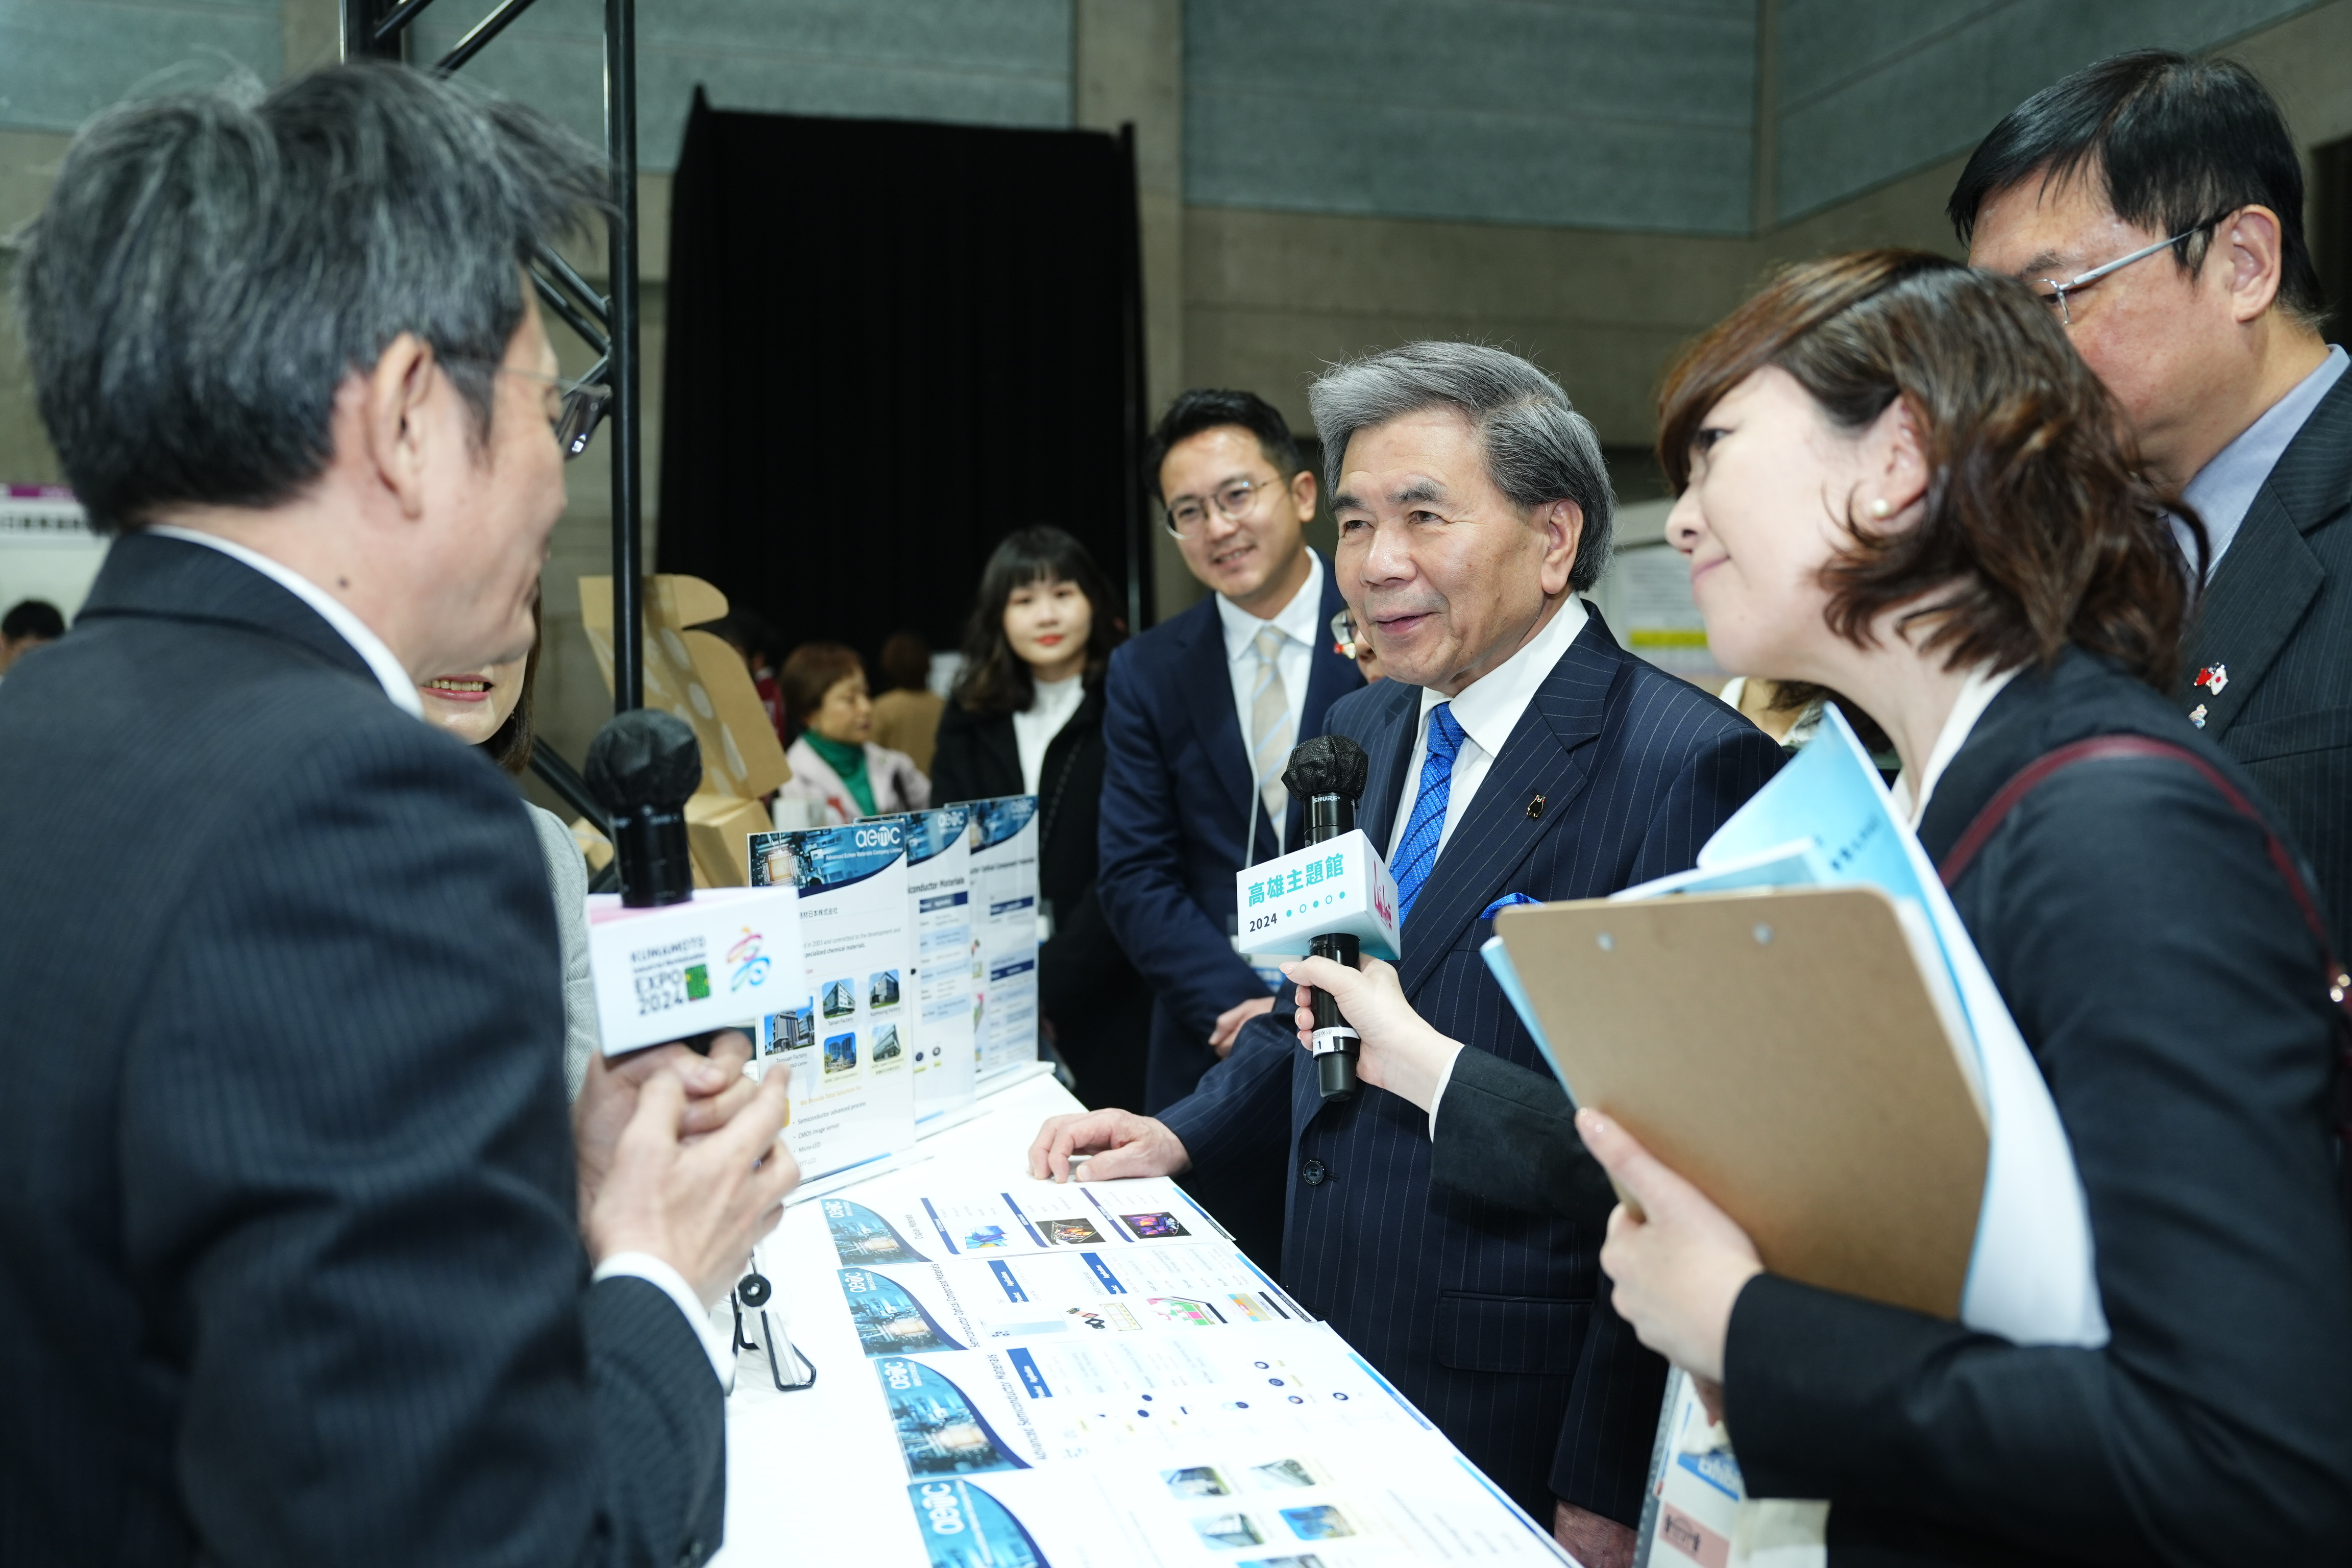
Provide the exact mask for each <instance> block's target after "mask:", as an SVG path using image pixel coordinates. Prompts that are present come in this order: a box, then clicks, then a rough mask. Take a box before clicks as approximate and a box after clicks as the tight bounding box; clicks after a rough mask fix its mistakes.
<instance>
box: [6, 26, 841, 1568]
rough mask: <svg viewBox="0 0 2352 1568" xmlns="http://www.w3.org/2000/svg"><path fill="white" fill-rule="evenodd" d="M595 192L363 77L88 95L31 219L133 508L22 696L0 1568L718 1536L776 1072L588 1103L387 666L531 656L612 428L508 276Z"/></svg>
mask: <svg viewBox="0 0 2352 1568" xmlns="http://www.w3.org/2000/svg"><path fill="white" fill-rule="evenodd" d="M607 189H609V185H608V175H607V173H606V170H605V169H604V164H603V162H602V160H600V159H597V158H595V157H594V156H593V155H592V154H590V153H588V152H587V150H586V149H585V148H584V147H582V146H580V144H578V143H577V142H573V141H572V140H571V139H570V138H569V137H567V136H565V135H564V134H563V133H562V132H560V131H558V130H557V129H556V128H555V127H554V126H553V125H551V124H550V123H549V122H547V121H543V120H541V119H540V118H538V117H536V116H534V115H530V114H528V113H525V112H524V111H522V110H518V109H516V108H514V107H512V106H511V105H507V104H502V103H499V102H498V101H496V100H490V99H486V98H484V97H482V96H480V95H479V94H478V93H475V92H473V91H472V90H470V89H467V88H466V87H464V86H463V85H461V84H459V83H457V82H455V81H450V80H446V79H439V78H436V77H434V76H430V75H427V74H425V73H424V72H421V71H414V72H413V71H408V70H405V69H402V68H397V67H392V66H374V67H345V68H339V69H334V70H329V71H322V72H320V73H318V74H317V75H314V76H309V77H303V78H299V79H293V80H289V81H288V82H285V83H282V84H281V85H279V86H278V88H277V89H275V90H274V91H272V92H270V93H269V94H268V96H267V97H259V96H258V95H257V94H256V93H247V92H242V91H233V92H228V93H221V94H207V95H198V96H190V97H182V98H172V99H163V100H155V101H151V102H144V103H135V104H131V105H127V106H125V107H122V108H120V109H117V110H111V111H110V112H108V113H106V114H103V115H101V116H100V117H99V118H98V119H97V120H95V121H92V122H91V124H90V125H89V126H88V127H87V128H86V129H84V131H83V132H82V133H81V134H80V136H79V138H77V139H76V141H75V142H74V144H73V146H72V148H71V149H70V150H69V151H68V153H67V154H66V157H65V160H64V163H63V166H62V167H61V168H60V169H59V170H58V180H57V184H56V187H55V189H54V190H53V191H52V193H51V194H50V196H49V198H48V201H47V205H46V206H45V207H44V208H43V210H42V212H41V216H40V217H39V218H38V219H37V221H36V223H35V224H34V226H33V228H32V231H31V236H30V241H29V244H28V245H27V247H26V252H25V254H24V257H23V258H22V259H21V261H20V262H19V263H18V266H17V269H16V290H17V296H18V303H19V308H20V310H21V312H22V319H23V321H24V326H25V337H26V345H27V347H28V349H29V351H30V353H29V356H28V357H29V359H30V361H31V366H32V374H33V383H34V387H35V390H36V393H37V396H38V398H39V402H40V409H41V416H42V418H43V420H44V422H45V423H46V424H47V426H48V431H49V434H50V436H51V437H52V438H53V439H54V440H55V441H56V443H57V448H58V456H59V458H61V459H62V460H63V462H64V465H65V469H66V473H67V476H68V478H69V479H71V480H72V481H73V486H74V489H75V491H76V492H77V493H78V494H79V496H80V497H81V499H82V500H83V501H84V503H85V504H87V505H88V507H89V513H90V520H91V521H92V522H93V523H94V524H96V525H97V526H98V527H100V528H101V529H103V530H105V531H109V532H112V533H115V534H117V535H119V537H118V538H117V539H116V540H115V542H114V544H113V546H112V548H111V549H110V551H109V552H108V554H107V558H106V563H105V565H104V566H103V567H102V568H101V569H100V573H99V575H98V581H97V584H96V585H95V586H93V587H92V588H91V590H90V594H89V601H88V602H87V604H85V605H84V606H83V608H82V611H81V614H80V616H79V617H78V619H77V621H76V623H75V626H74V629H73V630H72V631H71V632H69V633H68V634H67V635H66V636H65V637H63V638H61V639H60V640H59V641H58V644H57V646H56V647H53V648H50V649H48V650H47V651H45V652H44V653H43V654H42V655H41V657H40V658H36V659H29V660H26V662H25V663H24V664H23V665H22V666H20V667H19V668H17V670H16V672H15V673H13V674H11V675H10V676H9V678H8V679H7V682H6V685H5V689H0V866H5V867H6V868H7V877H8V881H9V887H10V890H11V892H12V894H15V895H16V896H15V897H13V898H12V899H11V900H9V902H8V907H7V908H6V909H5V910H0V1079H5V1082H6V1084H7V1092H6V1093H5V1095H0V1386H5V1388H6V1389H7V1391H8V1400H7V1403H6V1405H5V1414H0V1563H97V1562H106V1563H142V1564H172V1563H242V1564H265V1563H266V1564H281V1563H339V1564H361V1563H381V1564H386V1565H390V1564H406V1563H433V1564H436V1565H448V1564H464V1563H546V1564H556V1563H563V1564H586V1563H661V1564H672V1563H676V1564H683V1565H685V1568H695V1565H697V1564H699V1563H702V1562H703V1561H704V1560H705V1559H707V1558H708V1557H709V1556H710V1554H711V1553H712V1552H715V1551H716V1550H717V1549H718V1546H719V1537H720V1533H721V1531H722V1529H723V1526H724V1522H725V1502H726V1489H727V1469H726V1465H727V1458H726V1408H725V1387H726V1384H727V1382H728V1380H729V1379H730V1377H731V1375H732V1373H733V1368H734V1354H733V1350H732V1347H731V1345H730V1343H729V1341H728V1337H727V1336H726V1335H725V1334H723V1333H722V1334H713V1333H711V1331H710V1320H709V1308H710V1307H711V1306H712V1305H713V1304H715V1303H716V1302H718V1301H719V1300H722V1299H724V1298H725V1296H726V1294H727V1291H728V1289H729V1287H730V1284H731V1283H732V1282H733V1281H734V1279H736V1278H737V1277H738V1276H739V1275H740V1272H741V1269H742V1266H743V1259H744V1258H745V1256H746V1255H747V1253H748V1252H749V1250H750V1248H751V1244H752V1242H753V1241H754V1240H755V1239H756V1238H757V1237H759V1236H760V1235H761V1234H762V1233H764V1232H765V1231H766V1230H767V1229H768V1228H769V1227H770V1226H772V1225H773V1224H774V1223H775V1220H776V1218H777V1216H778V1215H779V1214H780V1212H781V1205H782V1201H783V1198H784V1194H786V1192H787V1191H788V1190H789V1189H790V1187H791V1184H792V1183H793V1178H794V1175H795V1170H794V1167H793V1162H792V1156H791V1154H790V1153H789V1152H787V1151H786V1150H785V1149H784V1148H783V1147H782V1144H781V1143H780V1142H779V1141H778V1133H779V1131H780V1129H781V1128H782V1124H783V1119H784V1091H783V1086H782V1084H781V1083H779V1082H778V1081H777V1080H775V1079H770V1080H769V1081H768V1082H767V1083H766V1084H764V1085H761V1086H760V1087H758V1088H756V1089H755V1088H753V1087H752V1086H751V1084H750V1083H749V1082H748V1080H746V1079H743V1078H742V1076H741V1073H740V1067H741V1064H742V1063H743V1062H744V1061H745V1060H747V1059H748V1058H749V1056H750V1045H749V1042H747V1041H746V1040H744V1038H743V1037H741V1036H740V1034H730V1035H725V1036H721V1037H719V1040H718V1041H717V1042H715V1043H714V1044H713V1045H712V1047H711V1050H710V1056H709V1058H703V1057H700V1056H697V1055H695V1054H694V1053H692V1052H690V1051H688V1050H687V1049H686V1047H684V1046H682V1045H675V1044H673V1045H667V1046H663V1047H656V1048H655V1049H652V1050H647V1051H643V1052H639V1053H636V1054H635V1055H634V1056H631V1057H629V1058H625V1060H622V1061H619V1062H611V1063H608V1062H606V1061H604V1060H603V1059H601V1058H600V1059H596V1060H593V1061H592V1062H591V1064H590V1067H589V1070H588V1079H587V1082H586V1084H585V1085H584V1086H583V1089H582V1091H581V1094H580V1098H579V1100H578V1102H577V1104H576V1106H575V1107H574V1108H573V1111H572V1118H573V1120H572V1124H571V1126H570V1127H568V1128H567V1126H566V1125H565V1105H564V1079H563V1030H564V1023H563V1001H562V989H561V983H562V961H561V956H560V953H559V951H558V948H557V945H556V915H555V909H554V906H553V905H552V904H551V902H550V901H549V898H548V885H547V879H546V871H545V868H544V865H543V862H542V861H541V858H540V850H539V846H538V842H537V840H536V838H535V837H534V836H533V834H532V830H531V827H530V822H529V821H528V820H527V819H526V818H525V816H524V815H523V810H522V805H521V803H520V801H518V800H517V799H516V797H515V794H514V789H513V786H512V784H510V783H509V781H508V780H507V779H506V778H505V777H504V776H503V775H501V774H500V773H499V771H498V770H497V768H496V767H495V766H493V765H492V764H491V763H490V762H489V761H488V758H486V757H484V756H482V755H481V754H480V753H479V752H478V751H476V750H475V749H474V748H472V747H469V746H467V745H464V744H462V743H461V742H458V741H457V739H455V738H454V737H452V736H450V735H448V734H446V733H443V732H442V731H439V730H437V729H436V728H434V727H432V726H429V725H427V724H425V723H423V722H420V717H419V712H418V698H417V693H416V687H417V683H418V682H420V681H424V680H427V679H431V678H433V677H435V676H437V675H442V674H445V673H446V672H447V671H450V670H471V669H479V668H482V667H483V666H485V665H491V664H501V663H505V662H507V661H509V660H520V658H522V657H523V655H524V654H525V653H526V652H527V651H528V650H529V649H530V645H531V638H532V636H533V619H532V605H533V602H534V600H535V599H536V598H537V596H538V592H539V575H540V569H541V564H542V563H544V562H545V561H546V559H547V542H548V535H549V533H550V531H551V530H552V529H553V528H554V526H555V521H556V519H557V518H558V517H559V516H560V515H562V510H563V503H564V490H563V462H564V458H565V455H566V453H567V451H569V450H570V449H571V448H572V447H574V446H576V445H577V442H576V441H571V440H566V439H563V438H562V437H566V436H573V437H576V436H581V435H584V434H585V433H586V429H587V428H588V426H587V423H586V419H585V414H584V410H583V401H584V399H583V395H582V394H581V389H578V388H576V387H574V386H572V384H568V383H565V382H563V381H561V380H560V379H558V377H557V376H556V374H555V370H556V360H555V353H554V350H553V349H552V348H551V347H550V345H549V343H548V341H547V336H546V333H545V332H544V331H542V330H541V324H540V319H539V315H538V311H537V310H536V308H535V307H534V306H533V304H532V302H531V290H530V286H529V285H528V284H527V282H526V281H525V278H524V273H523V265H524V262H525V260H526V259H527V258H529V257H530V256H531V255H533V254H534V253H535V252H537V251H538V250H539V249H540V248H541V247H542V246H544V245H546V244H548V243H549V242H551V241H552V240H554V239H556V238H558V237H561V236H562V234H563V233H564V231H565V230H566V229H567V228H568V227H569V226H571V225H572V222H573V221H574V220H575V219H576V218H578V217H579V216H582V215H583V212H584V211H585V210H586V209H589V208H592V207H593V205H595V204H596V203H597V202H598V201H600V200H601V199H602V198H603V196H604V193H605V191H606V190H607ZM159 800H162V801H169V802H171V803H172V805H173V816H172V818H171V820H170V821H169V823H168V824H163V823H159V822H158V820H157V818H156V816H155V803H156V802H157V801H159ZM583 1243H584V1246H583Z"/></svg>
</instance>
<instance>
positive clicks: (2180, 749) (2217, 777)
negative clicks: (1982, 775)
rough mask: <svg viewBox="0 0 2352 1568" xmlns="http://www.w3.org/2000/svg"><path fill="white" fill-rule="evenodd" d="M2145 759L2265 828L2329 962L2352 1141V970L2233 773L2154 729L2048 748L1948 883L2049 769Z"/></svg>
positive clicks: (1979, 820) (1955, 853) (2351, 1168)
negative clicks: (2193, 780) (2194, 777)
mask: <svg viewBox="0 0 2352 1568" xmlns="http://www.w3.org/2000/svg"><path fill="white" fill-rule="evenodd" d="M2142 757H2156V758H2161V759H2163V760H2164V761H2167V762H2175V763H2187V764H2188V765H2189V766H2190V767H2192V768H2194V769H2196V770H2197V773H2198V774H2199V776H2200V777H2201V778H2203V779H2204V780H2205V782H2206V783H2208V784H2211V785H2212V786H2213V788H2214V789H2215V790H2216V791H2217V792H2218V793H2219V794H2220V795H2221V798H2222V799H2223V800H2225V801H2227V802H2229V803H2230V808H2231V810H2233V811H2235V812H2236V813H2237V814H2238V815H2239V816H2242V817H2244V818H2246V820H2248V821H2249V822H2252V824H2253V825H2254V826H2257V827H2259V828H2261V829H2262V830H2263V843H2264V845H2265V846H2266V847H2267V848H2268V850H2269V853H2270V858H2271V864H2272V865H2273V867H2275V868H2277V870H2278V874H2279V879H2280V880H2282V881H2284V883H2285V884H2286V890H2287V892H2288V893H2289V894H2290V895H2292V896H2293V898H2294V907H2295V908H2296V909H2297V910H2301V911H2302V913H2303V923H2304V924H2305V925H2306V926H2309V927H2310V928H2311V934H2312V937H2313V939H2314V940H2315V941H2316V942H2318V943H2319V952H2320V954H2321V956H2322V958H2323V959H2324V960H2325V961H2326V966H2327V973H2326V984H2327V995H2328V999H2329V1000H2330V1001H2332V1002H2334V1003H2335V1004H2336V1006H2337V1008H2338V1009H2339V1012H2338V1014H2337V1016H2336V1022H2337V1024H2338V1026H2340V1028H2339V1033H2340V1034H2341V1036H2342V1037H2343V1042H2344V1043H2343V1047H2342V1050H2343V1058H2344V1072H2343V1074H2342V1075H2341V1076H2340V1077H2339V1079H2338V1080H2337V1086H2336V1087H2337V1100H2338V1115H2337V1120H2336V1135H2337V1137H2338V1138H2340V1139H2342V1140H2343V1141H2344V1142H2346V1143H2347V1144H2352V974H2347V973H2345V969H2344V965H2343V964H2342V963H2339V962H2338V961H2337V959H2336V948H2335V945H2334V943H2332V942H2329V940H2328V937H2327V922H2326V921H2323V920H2321V919H2320V918H2319V906H2318V905H2317V904H2316V903H2315V902H2314V901H2313V900H2312V897H2311V889H2309V888H2307V887H2305V885H2304V881H2303V873H2302V872H2300V871H2298V870H2297V869H2295V864H2294V855H2292V854H2291V853H2289V852H2288V849H2287V847H2286V845H2285V844H2284V842H2283V841H2282V840H2281V839H2280V837H2279V836H2278V833H2277V830H2276V829H2274V828H2273V827H2272V826H2271V825H2270V821H2269V819H2268V818H2266V817H2264V816H2263V814H2262V813H2261V812H2259V811H2257V810H2255V809H2254V803H2253V802H2252V801H2250V800H2248V799H2247V798H2246V796H2245V792H2244V791H2242V790H2241V789H2239V788H2238V786H2237V785H2235V784H2231V782H2230V779H2229V775H2228V774H2226V773H2222V772H2221V769H2219V768H2217V767H2215V766H2214V765H2213V764H2212V763H2209V762H2207V761H2206V760H2205V759H2204V758H2203V757H2200V756H2199V755H2198V754H2197V753H2196V752H2192V751H2190V750H2189V748H2188V747H2186V746H2182V745H2178V744H2175V743H2174V742H2170V741H2159V740H2157V739H2156V738H2154V737H2153V736H2149V735H2094V736H2093V737H2091V738H2090V739H2089V740H2087V741H2076V742H2074V744H2072V745H2067V746H2061V747H2059V748H2058V749H2057V750H2056V751H2054V752H2044V753H2042V755H2041V756H2039V757H2036V758H2035V759H2034V760H2033V761H2032V762H2031V763H2027V764H2026V765H2025V766H2024V767H2022V768H2021V769H2019V770H2018V772H2017V774H2016V776H2014V777H2013V778H2011V780H2010V781H2009V782H2008V783H2007V784H2003V785H2001V786H2000V793H1999V794H1997V795H1994V796H1993V797H1992V798H1991V799H1990V800H1989V801H1987V802H1985V804H1984V809H1983V810H1981V811H1979V812H1978V813H1977V815H1976V818H1975V820H1973V821H1971V822H1970V823H1969V826H1968V830H1967V831H1966V832H1964V833H1962V834H1961V835H1960V837H1959V838H1958V841H1957V842H1955V843H1954V844H1953V846H1952V848H1951V852H1950V853H1949V854H1948V855H1946V856H1945V857H1944V859H1943V863H1942V864H1941V865H1940V866H1938V867H1937V868H1936V869H1937V873H1938V874H1939V875H1940V876H1941V877H1942V878H1943V879H1944V886H1945V887H1947V888H1949V887H1950V886H1951V885H1952V884H1953V883H1955V882H1957V881H1958V880H1959V879H1960V878H1961V876H1962V875H1963V874H1964V873H1966V872H1967V870H1968V868H1969V863H1970V862H1972V861H1974V860H1975V859H1976V858H1977V851H1979V849H1982V848H1983V847H1985V841H1986V840H1987V839H1989V838H1990V837H1992V836H1993V834H1994V833H1995V832H1996V831H1997V830H1998V829H1999V828H2000V825H2001V823H2002V821H2003V820H2004V819H2005V818H2006V817H2007V816H2009V814H2010V812H2011V810H2013V809H2014V808H2015V807H2016V805H2017V803H2018V802H2019V801H2021V800H2023V799H2024V798H2025V797H2026V796H2027V795H2031V794H2032V793H2033V790H2034V788H2035V786H2036V785H2038V784H2041V783H2042V781H2043V780H2044V779H2047V778H2048V777H2049V776H2050V775H2051V774H2053V773H2056V772H2058V771H2059V770H2060V769H2061V768H2068V767H2072V766H2074V764H2075V763H2090V762H2102V761H2106V760H2110V759H2118V758H2142ZM2344 1180H2345V1182H2346V1184H2347V1197H2352V1161H2347V1163H2346V1166H2345V1170H2344Z"/></svg>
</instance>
